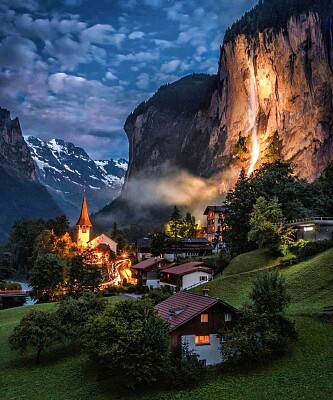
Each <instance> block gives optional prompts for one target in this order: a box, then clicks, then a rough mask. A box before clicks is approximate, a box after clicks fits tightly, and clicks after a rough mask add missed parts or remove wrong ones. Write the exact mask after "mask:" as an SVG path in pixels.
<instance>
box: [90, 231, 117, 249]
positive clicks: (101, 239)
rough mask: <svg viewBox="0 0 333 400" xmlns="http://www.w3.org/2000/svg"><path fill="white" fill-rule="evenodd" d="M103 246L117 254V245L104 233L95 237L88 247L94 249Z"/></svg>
mask: <svg viewBox="0 0 333 400" xmlns="http://www.w3.org/2000/svg"><path fill="white" fill-rule="evenodd" d="M102 244H104V245H106V246H109V248H110V250H111V251H112V252H113V253H115V254H117V243H116V242H115V241H114V240H112V239H111V238H109V236H106V235H105V234H104V233H102V234H101V235H99V236H97V237H95V238H94V239H92V240H90V241H89V242H88V246H89V247H92V248H95V247H98V246H100V245H102Z"/></svg>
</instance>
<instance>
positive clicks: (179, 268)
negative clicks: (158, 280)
mask: <svg viewBox="0 0 333 400" xmlns="http://www.w3.org/2000/svg"><path fill="white" fill-rule="evenodd" d="M197 271H202V272H207V273H208V274H210V273H212V270H211V268H209V267H208V266H207V264H205V263H204V262H202V261H192V262H189V263H186V264H181V265H176V266H175V267H171V268H167V269H166V270H165V271H163V272H165V273H168V274H172V275H178V276H183V275H187V274H191V273H192V272H197Z"/></svg>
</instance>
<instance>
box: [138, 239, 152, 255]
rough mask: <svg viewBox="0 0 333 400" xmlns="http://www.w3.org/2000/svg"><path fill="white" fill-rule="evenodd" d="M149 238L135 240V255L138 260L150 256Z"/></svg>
mask: <svg viewBox="0 0 333 400" xmlns="http://www.w3.org/2000/svg"><path fill="white" fill-rule="evenodd" d="M150 247H151V238H149V237H145V238H143V239H138V240H137V241H136V256H137V258H138V260H139V261H142V260H145V259H146V258H150V257H151V256H152V254H151V252H150Z"/></svg>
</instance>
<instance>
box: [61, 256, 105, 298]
mask: <svg viewBox="0 0 333 400" xmlns="http://www.w3.org/2000/svg"><path fill="white" fill-rule="evenodd" d="M67 274H68V281H67V287H68V290H69V294H70V295H72V296H74V297H80V296H81V295H82V293H83V292H85V291H86V290H89V291H95V290H97V289H98V287H99V285H100V283H101V281H102V275H101V270H100V268H98V267H97V266H96V265H94V264H90V263H85V262H84V256H83V255H77V256H74V257H72V259H71V260H70V261H69V263H68V273H67Z"/></svg>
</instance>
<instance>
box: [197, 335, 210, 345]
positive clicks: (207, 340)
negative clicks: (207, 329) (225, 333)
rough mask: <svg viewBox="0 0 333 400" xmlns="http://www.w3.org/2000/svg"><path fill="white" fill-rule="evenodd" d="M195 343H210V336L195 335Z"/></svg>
mask: <svg viewBox="0 0 333 400" xmlns="http://www.w3.org/2000/svg"><path fill="white" fill-rule="evenodd" d="M195 344H196V345H197V346H200V345H202V344H210V336H209V335H206V336H196V337H195Z"/></svg>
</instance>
